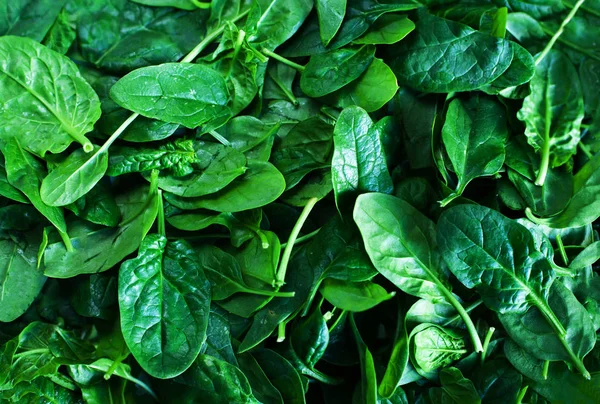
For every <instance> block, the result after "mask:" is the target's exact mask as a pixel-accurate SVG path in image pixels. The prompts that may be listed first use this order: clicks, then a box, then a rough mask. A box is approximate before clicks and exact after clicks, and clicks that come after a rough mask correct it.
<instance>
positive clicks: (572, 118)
mask: <svg viewBox="0 0 600 404" xmlns="http://www.w3.org/2000/svg"><path fill="white" fill-rule="evenodd" d="M530 89H531V94H530V95H529V96H527V97H526V98H525V99H524V100H523V107H522V108H521V110H520V111H519V113H518V114H517V117H518V118H519V119H520V120H521V121H523V122H525V135H527V141H528V142H529V144H530V145H531V146H532V147H533V148H534V149H535V150H536V151H537V152H538V153H539V154H540V155H541V156H542V162H541V166H540V173H539V174H538V179H537V181H536V183H537V184H538V185H542V184H543V183H544V176H545V170H547V169H548V166H552V167H556V166H559V165H562V164H565V163H566V162H567V161H568V160H569V158H571V156H572V155H573V154H575V152H576V151H577V143H579V139H580V137H581V134H580V131H581V121H582V119H583V115H584V112H583V94H582V92H581V84H580V82H579V77H578V76H577V71H576V70H575V67H574V66H573V64H572V63H571V62H570V61H569V59H568V58H567V56H566V55H565V54H563V53H561V52H559V51H555V50H553V51H551V52H550V53H548V55H546V57H545V58H544V59H542V60H541V61H540V62H539V63H538V64H537V65H536V70H535V75H534V76H533V79H531V82H530Z"/></svg>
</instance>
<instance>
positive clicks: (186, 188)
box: [158, 142, 246, 197]
mask: <svg viewBox="0 0 600 404" xmlns="http://www.w3.org/2000/svg"><path fill="white" fill-rule="evenodd" d="M197 147H198V150H197V151H196V152H195V153H194V152H193V151H192V152H191V154H189V161H190V162H193V163H195V164H194V165H196V166H197V167H195V169H194V168H193V167H190V169H191V170H193V171H191V172H189V173H186V175H183V176H180V175H169V174H167V175H161V176H159V178H158V187H159V188H161V189H163V190H165V191H167V192H170V193H172V194H175V195H178V196H183V197H198V196H204V195H209V194H213V193H215V192H218V191H220V190H222V189H223V188H225V187H227V185H229V184H231V182H232V181H233V180H235V179H236V178H238V177H239V176H240V175H243V174H244V172H245V171H246V157H245V156H244V155H243V154H242V153H241V152H239V151H237V150H235V149H233V148H231V147H225V146H222V145H220V144H215V143H212V144H211V143H208V142H207V143H205V142H199V144H198V145H197ZM179 164H181V163H179ZM179 174H183V172H181V173H179Z"/></svg>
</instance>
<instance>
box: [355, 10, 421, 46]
mask: <svg viewBox="0 0 600 404" xmlns="http://www.w3.org/2000/svg"><path fill="white" fill-rule="evenodd" d="M414 29H415V23H414V22H412V21H411V20H409V19H408V17H407V16H405V15H401V14H384V15H382V16H381V17H379V18H378V19H377V20H376V21H375V23H374V24H373V25H372V26H371V28H370V29H369V31H368V32H367V33H366V34H364V35H363V36H361V37H360V38H358V39H355V40H354V41H353V43H356V44H372V45H391V44H394V43H396V42H398V41H400V40H402V39H403V38H404V37H405V36H407V35H408V34H410V33H411V32H412V31H413V30H414Z"/></svg>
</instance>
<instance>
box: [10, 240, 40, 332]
mask: <svg viewBox="0 0 600 404" xmlns="http://www.w3.org/2000/svg"><path fill="white" fill-rule="evenodd" d="M35 241H36V240H35V239H34V238H31V237H30V238H29V239H23V240H12V239H10V238H8V239H4V240H0V262H2V266H0V305H1V306H2V311H0V321H3V322H10V321H13V320H15V319H17V318H18V317H19V316H21V315H22V314H23V313H25V311H26V310H27V309H28V308H29V305H30V304H31V303H33V301H34V299H35V298H36V297H37V295H38V293H39V292H40V290H41V289H42V286H44V283H45V282H46V277H45V276H44V273H43V271H42V270H41V269H39V268H38V267H37V251H38V248H39V245H38V243H36V242H35Z"/></svg>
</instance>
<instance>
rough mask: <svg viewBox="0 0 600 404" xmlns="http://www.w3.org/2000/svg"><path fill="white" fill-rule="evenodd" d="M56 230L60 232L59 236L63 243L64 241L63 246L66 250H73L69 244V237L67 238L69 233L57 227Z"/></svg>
mask: <svg viewBox="0 0 600 404" xmlns="http://www.w3.org/2000/svg"><path fill="white" fill-rule="evenodd" d="M56 230H57V231H58V234H60V238H61V239H62V241H63V243H65V248H66V249H67V252H73V251H75V249H74V248H73V244H71V239H70V238H69V235H68V234H67V233H64V232H62V231H60V230H58V229H56Z"/></svg>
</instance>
